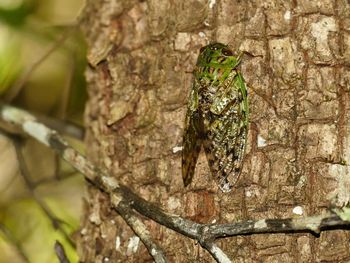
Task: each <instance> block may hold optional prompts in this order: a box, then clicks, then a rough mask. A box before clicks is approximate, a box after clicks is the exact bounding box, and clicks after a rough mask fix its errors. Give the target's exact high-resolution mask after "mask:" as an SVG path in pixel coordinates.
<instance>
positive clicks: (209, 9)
mask: <svg viewBox="0 0 350 263" xmlns="http://www.w3.org/2000/svg"><path fill="white" fill-rule="evenodd" d="M349 17H350V4H349V2H348V1H345V0H327V1H322V2H320V1H306V0H293V1H280V0H270V1H259V0H255V1H241V0H231V1H229V0H216V1H215V0H211V1H207V0H187V1H186V0H177V1H171V0H148V1H136V0H128V1H127V0H123V1H122V0H89V1H87V3H86V7H85V9H84V10H83V12H82V16H81V25H82V29H83V31H84V33H85V36H86V40H87V43H88V46H89V52H88V61H89V64H90V66H89V68H88V69H87V71H86V78H87V81H88V92H89V95H90V98H89V101H88V103H87V108H86V127H87V136H86V145H87V155H88V157H89V159H90V160H92V161H93V162H94V163H95V164H96V165H97V166H102V167H105V168H107V169H108V170H109V171H110V173H112V174H114V175H115V177H116V178H118V180H119V181H120V182H121V183H123V184H125V185H128V186H129V187H131V188H132V189H133V190H134V192H136V193H138V194H139V195H140V196H142V197H144V198H145V199H146V200H149V201H151V202H154V203H155V204H157V205H159V206H161V207H163V208H164V209H165V210H166V211H168V212H171V213H176V214H179V215H182V216H184V217H186V218H189V219H192V220H194V221H196V222H199V223H211V222H213V223H214V222H217V223H218V222H219V223H225V222H235V221H241V220H248V219H254V220H258V219H264V218H287V217H298V216H301V215H302V216H308V215H313V214H316V213H320V212H322V211H324V210H325V209H326V208H327V207H329V206H330V205H333V206H334V205H337V206H342V205H344V204H347V203H348V202H349V197H350V191H349V190H350V178H349V174H350V169H349V166H348V165H349V164H350V128H349V124H348V123H349V121H350V94H349V93H350V88H349V87H350V67H349V66H350V59H349V58H350V19H349ZM208 42H222V43H225V44H229V45H230V47H231V48H232V49H233V50H236V51H243V52H244V56H243V59H242V63H241V71H242V74H243V76H244V77H245V79H246V82H247V84H248V91H249V105H250V128H249V139H248V147H247V149H246V157H245V160H244V166H243V171H242V174H241V177H240V179H239V181H238V183H237V185H236V186H235V188H234V190H233V191H232V192H230V193H222V192H220V190H219V189H218V187H217V186H216V185H215V183H214V180H213V179H212V177H211V175H210V172H209V168H208V165H207V161H206V159H205V155H204V153H203V152H202V153H201V155H200V158H199V161H198V163H197V168H196V173H195V177H194V181H193V182H192V184H191V185H190V186H189V187H187V188H184V186H183V183H182V177H181V151H178V149H179V148H178V147H180V146H181V145H182V132H183V126H184V117H185V111H186V105H187V97H188V94H189V90H190V88H191V82H192V80H193V76H192V73H191V72H192V70H193V68H194V65H195V63H196V59H197V56H198V53H199V49H200V47H201V46H204V45H206V44H207V43H208ZM85 203H86V205H85V209H84V215H83V219H82V227H81V231H80V234H79V238H78V250H79V254H80V259H81V262H126V261H127V262H151V261H152V257H151V256H150V255H149V253H148V251H147V250H146V248H145V247H144V246H143V245H142V244H141V242H139V239H138V238H137V237H136V236H135V234H134V233H133V232H132V231H131V230H130V228H129V227H128V226H127V224H126V223H125V222H124V221H123V220H122V219H121V217H120V216H118V215H117V214H116V213H115V212H113V210H112V209H111V208H110V202H109V200H108V198H107V197H106V196H105V195H104V194H103V193H101V192H99V191H98V190H96V189H94V188H93V187H89V186H88V198H87V200H86V202H85ZM143 222H144V223H145V224H146V226H147V227H148V228H149V230H150V232H151V234H152V237H153V238H154V240H156V241H157V242H158V244H160V245H161V246H162V247H163V248H164V250H165V253H166V256H167V258H168V260H169V262H212V261H213V259H212V258H211V256H210V255H209V253H208V252H206V251H205V250H203V249H202V248H201V247H200V246H199V245H198V244H197V243H195V242H194V241H192V240H190V239H188V238H186V237H184V236H182V235H180V234H178V233H175V232H174V231H171V230H169V229H166V228H165V227H162V226H160V225H158V224H157V223H155V222H153V221H151V220H148V219H145V218H144V220H143ZM349 240H350V233H349V232H346V231H342V230H336V231H328V232H322V233H321V234H320V236H314V235H312V234H305V233H290V234H258V235H250V236H239V237H232V238H227V239H223V240H221V241H220V242H218V244H219V246H220V248H221V249H222V250H223V251H225V252H226V253H227V254H228V256H229V257H230V258H231V259H232V260H234V261H235V262H236V261H237V262H316V261H317V262H318V261H327V262H339V261H346V260H350V250H349V248H348V243H349Z"/></svg>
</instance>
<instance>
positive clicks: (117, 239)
mask: <svg viewBox="0 0 350 263" xmlns="http://www.w3.org/2000/svg"><path fill="white" fill-rule="evenodd" d="M120 244H121V243H120V237H119V236H117V237H116V238H115V250H117V251H118V250H119V249H120Z"/></svg>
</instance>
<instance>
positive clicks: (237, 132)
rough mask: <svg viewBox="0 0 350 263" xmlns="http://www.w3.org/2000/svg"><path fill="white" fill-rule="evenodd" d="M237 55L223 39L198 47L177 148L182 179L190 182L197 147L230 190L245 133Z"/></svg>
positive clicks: (220, 183) (224, 188)
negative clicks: (180, 141) (180, 151)
mask: <svg viewBox="0 0 350 263" xmlns="http://www.w3.org/2000/svg"><path fill="white" fill-rule="evenodd" d="M240 61H241V56H240V55H238V56H236V55H234V54H233V53H232V51H231V50H230V49H229V48H228V46H227V45H224V44H221V43H213V44H209V45H207V46H204V47H202V48H201V49H200V54H199V56H198V60H197V64H196V67H195V69H194V82H193V86H192V90H191V92H190V96H189V102H188V109H187V114H186V120H185V131H184V135H183V149H182V177H183V181H184V185H185V186H187V185H188V184H190V183H191V181H192V179H193V175H194V171H195V167H196V163H197V159H198V156H199V153H200V151H201V147H202V145H203V148H204V150H205V153H206V157H207V160H208V164H209V168H210V170H211V173H212V176H213V177H214V179H215V180H216V182H217V184H218V186H219V188H220V189H221V190H222V191H223V192H229V191H231V190H232V187H233V185H234V184H235V183H236V181H237V180H238V178H239V175H240V173H241V169H242V160H243V156H244V151H245V146H246V141H247V133H248V114H249V112H248V97H247V95H248V93H247V88H246V85H245V82H244V79H243V77H242V75H241V73H240V72H239V71H238V69H237V66H238V65H239V63H240Z"/></svg>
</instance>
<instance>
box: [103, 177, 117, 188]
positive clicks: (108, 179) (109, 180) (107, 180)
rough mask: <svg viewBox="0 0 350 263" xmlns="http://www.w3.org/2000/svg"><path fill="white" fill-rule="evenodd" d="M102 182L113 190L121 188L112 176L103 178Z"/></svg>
mask: <svg viewBox="0 0 350 263" xmlns="http://www.w3.org/2000/svg"><path fill="white" fill-rule="evenodd" d="M102 182H103V183H104V184H105V185H107V186H108V187H109V188H111V189H116V188H118V187H119V184H118V181H117V179H115V178H113V177H110V176H102Z"/></svg>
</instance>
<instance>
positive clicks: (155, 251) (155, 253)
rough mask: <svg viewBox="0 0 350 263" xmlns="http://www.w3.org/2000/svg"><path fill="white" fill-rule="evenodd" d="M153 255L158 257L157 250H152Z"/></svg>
mask: <svg viewBox="0 0 350 263" xmlns="http://www.w3.org/2000/svg"><path fill="white" fill-rule="evenodd" d="M151 255H152V256H155V255H157V250H155V249H154V248H152V249H151Z"/></svg>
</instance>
